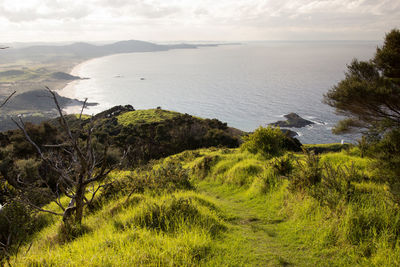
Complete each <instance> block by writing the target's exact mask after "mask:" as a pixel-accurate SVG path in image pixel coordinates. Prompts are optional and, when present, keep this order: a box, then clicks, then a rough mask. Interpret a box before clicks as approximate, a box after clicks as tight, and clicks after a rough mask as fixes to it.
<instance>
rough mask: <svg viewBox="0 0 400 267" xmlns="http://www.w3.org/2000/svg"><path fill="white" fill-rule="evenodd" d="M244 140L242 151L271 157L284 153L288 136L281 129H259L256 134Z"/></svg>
mask: <svg viewBox="0 0 400 267" xmlns="http://www.w3.org/2000/svg"><path fill="white" fill-rule="evenodd" d="M243 139H244V141H245V142H244V143H243V144H242V146H241V148H242V150H247V151H249V152H250V153H253V154H257V153H260V154H261V155H263V156H266V157H271V156H277V155H280V154H281V153H282V152H283V150H284V142H285V139H286V136H285V135H284V134H283V133H282V131H281V130H280V129H279V128H272V127H267V128H264V127H259V128H257V129H256V130H255V132H254V133H252V134H250V135H248V136H245V137H244V138H243Z"/></svg>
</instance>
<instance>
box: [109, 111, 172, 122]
mask: <svg viewBox="0 0 400 267" xmlns="http://www.w3.org/2000/svg"><path fill="white" fill-rule="evenodd" d="M178 115H180V113H178V112H173V111H168V110H163V109H147V110H136V111H130V112H126V113H123V114H121V115H119V116H118V117H117V119H118V122H119V123H120V124H122V125H129V124H138V123H154V122H161V121H164V120H169V119H173V118H175V117H177V116H178Z"/></svg>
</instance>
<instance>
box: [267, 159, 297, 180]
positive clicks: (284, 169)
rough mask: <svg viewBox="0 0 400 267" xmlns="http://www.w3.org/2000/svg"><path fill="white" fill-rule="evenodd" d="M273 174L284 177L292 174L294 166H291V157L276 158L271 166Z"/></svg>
mask: <svg viewBox="0 0 400 267" xmlns="http://www.w3.org/2000/svg"><path fill="white" fill-rule="evenodd" d="M272 167H273V169H274V172H275V173H276V174H277V175H282V176H286V175H289V174H291V173H292V171H293V169H294V166H293V155H292V154H289V155H285V156H283V157H280V158H276V159H275V160H274V162H273V164H272Z"/></svg>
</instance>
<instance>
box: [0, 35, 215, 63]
mask: <svg viewBox="0 0 400 267" xmlns="http://www.w3.org/2000/svg"><path fill="white" fill-rule="evenodd" d="M200 46H202V47H203V46H216V44H210V45H204V44H202V45H200ZM198 47H199V46H198V45H193V44H173V45H159V44H155V43H150V42H145V41H137V40H129V41H120V42H116V43H112V44H106V45H93V44H89V43H82V42H81V43H73V44H69V45H35V46H29V47H22V48H18V49H12V48H11V49H8V50H7V52H5V53H2V54H1V61H3V62H4V61H15V60H18V59H30V60H35V61H38V62H49V61H56V60H60V59H65V58H79V59H88V58H93V57H100V56H106V55H111V54H118V53H133V52H154V51H166V50H171V49H195V48H198Z"/></svg>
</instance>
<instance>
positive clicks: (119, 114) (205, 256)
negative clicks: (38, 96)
mask: <svg viewBox="0 0 400 267" xmlns="http://www.w3.org/2000/svg"><path fill="white" fill-rule="evenodd" d="M398 36H400V33H399V31H397V30H394V31H392V32H391V33H389V34H388V35H387V39H386V41H385V45H384V47H382V48H378V50H377V54H376V56H375V59H374V60H373V61H370V62H358V61H354V62H353V63H352V64H351V65H350V66H349V73H348V74H347V76H346V78H345V80H344V81H342V82H341V83H339V84H338V86H336V87H334V88H333V89H332V90H331V91H330V92H329V93H328V95H327V97H328V98H330V101H332V102H330V103H331V104H332V105H334V106H335V107H336V108H338V109H343V111H346V112H348V113H347V114H348V115H349V116H350V119H351V121H352V123H353V122H356V124H354V123H353V124H351V123H350V121H347V122H345V123H344V124H343V126H349V125H350V126H362V127H364V128H369V131H368V132H367V133H366V134H365V135H364V136H363V138H362V139H360V140H359V142H358V144H357V145H351V144H345V145H342V144H323V145H303V146H302V145H301V144H300V143H299V142H298V141H297V140H296V139H293V138H289V137H288V136H286V135H285V134H283V133H282V132H281V131H280V129H279V128H271V127H268V128H263V127H260V128H258V129H256V130H255V132H254V133H251V134H247V135H245V136H243V137H242V136H241V135H244V133H242V132H240V131H238V130H235V129H232V128H229V127H227V125H226V124H224V123H221V122H220V121H218V120H215V119H214V120H210V119H200V118H195V117H192V116H190V115H187V114H179V113H176V112H171V111H165V110H162V109H160V108H157V109H153V110H146V111H135V110H134V109H133V108H132V107H131V106H125V107H121V106H119V107H114V108H112V109H110V110H108V111H106V112H102V113H100V114H98V115H96V116H93V117H89V116H84V117H83V118H80V117H81V116H75V115H73V116H72V115H71V116H68V117H66V118H65V119H66V121H65V122H63V120H61V124H59V123H60V119H56V120H53V121H49V122H47V123H44V124H41V125H31V124H27V125H25V127H21V129H22V130H24V131H9V132H6V133H2V134H1V135H0V145H1V149H0V160H1V162H0V163H1V164H0V174H1V176H0V179H1V180H0V190H1V192H0V193H1V194H0V196H1V199H0V201H1V203H6V204H5V205H4V207H2V208H1V210H0V242H1V243H0V245H1V253H2V254H1V256H2V258H1V262H2V263H3V264H8V265H10V266H27V265H28V266H135V265H162V266H164V265H168V266H176V265H184V266H187V265H207V266H221V265H227V266H242V265H255V266H258V265H263V266H265V265H267V266H288V265H300V266H399V265H400V207H399V204H400V190H399V188H400V186H399V184H400V182H399V179H398V178H399V175H400V167H399V166H400V160H399V159H400V128H399V125H398V124H397V122H396V121H395V120H387V119H377V118H378V117H373V116H372V115H371V113H368V114H364V113H362V112H366V110H365V109H364V110H362V108H361V107H359V108H356V109H354V110H352V109H348V108H346V105H350V102H346V101H347V100H349V101H350V100H351V98H349V99H347V98H346V96H347V95H348V93H351V92H353V93H354V90H355V89H357V88H358V89H360V88H361V89H365V90H367V91H368V93H371V94H372V95H375V96H376V94H377V93H379V94H386V93H388V94H389V95H393V99H390V101H392V100H395V99H396V98H395V97H396V96H397V93H398V89H399V87H398V80H397V78H398V77H397V76H396V75H397V74H398V71H397V70H398V65H397V64H398V62H397V61H396V62H392V61H391V59H392V56H393V53H394V55H397V54H396V53H397V51H398V48H400V44H399V43H398V42H397V41H398V40H399V39H398ZM393 44H398V45H393ZM399 54H400V53H399ZM388 55H389V56H388ZM395 58H396V57H395ZM387 61H388V62H389V63H390V64H385V62H386V63H387ZM392 63H393V64H392ZM368 79H369V80H368ZM364 85H365V86H364ZM385 86H389V87H385ZM346 99H347V100H346ZM371 99H374V97H372V96H371V98H369V97H366V98H365V101H367V100H371ZM377 99H378V100H382V99H385V98H377ZM344 100H346V101H344ZM340 101H344V102H340ZM357 101H358V102H357V104H362V101H361V100H357ZM390 101H387V102H385V103H386V104H388V105H390V107H392V109H389V110H391V111H390V112H389V115H393V116H392V118H393V117H395V116H397V115H395V113H396V112H397V110H396V108H395V107H396V106H395V105H394V104H393V103H391V102H390ZM397 101H398V100H397ZM373 104H376V105H378V106H377V107H378V108H382V104H380V105H379V104H378V103H376V102H374V103H373ZM395 104H396V105H397V104H398V102H396V101H395ZM370 107H371V106H370V105H368V108H370ZM375 107H376V106H375ZM368 108H367V109H368ZM374 109H375V111H376V110H377V109H376V108H374ZM357 112H359V113H357ZM368 112H369V111H368ZM384 112H388V109H387V108H384ZM363 114H364V115H365V116H363ZM371 116H372V117H371ZM66 124H68V125H69V126H70V129H71V132H72V133H71V135H76V136H77V137H76V145H82V147H84V148H89V149H87V150H88V154H89V155H95V154H96V152H98V151H103V148H104V147H109V149H105V150H104V151H105V152H104V154H103V156H104V157H103V162H104V165H102V166H104V168H106V167H107V166H108V164H110V165H112V164H113V163H115V162H117V161H118V160H119V159H121V158H124V159H126V160H125V161H124V162H120V163H121V164H120V165H119V168H118V169H113V170H112V171H110V172H109V173H107V175H106V177H105V179H104V180H99V181H95V183H92V184H91V185H90V186H87V187H85V191H84V193H85V198H88V199H89V198H91V196H92V198H91V201H90V202H89V201H88V202H87V203H88V204H87V205H85V206H84V215H85V216H83V217H81V218H80V220H76V221H74V222H71V221H66V220H63V219H64V218H63V219H62V218H61V217H58V216H56V214H58V213H60V212H64V213H65V212H66V210H62V206H63V204H67V203H68V202H69V203H72V205H73V204H74V203H73V202H72V201H71V200H70V199H71V196H69V193H70V192H71V191H68V190H66V191H63V192H66V193H64V194H60V191H58V189H59V188H60V184H59V181H60V180H59V176H60V175H59V173H57V172H56V173H55V172H54V166H49V164H48V163H49V162H57V164H58V162H61V163H59V164H61V165H62V162H63V159H64V157H66V156H67V154H68V153H70V151H69V150H68V149H67V148H68V146H70V144H67V145H68V146H67V145H66V144H63V143H62V142H63V141H65V140H66V139H68V136H66V135H65V132H63V131H62V127H63V126H64V128H65V125H66ZM60 125H61V128H60ZM372 126H374V127H372ZM82 130H87V131H82ZM27 136H30V137H31V138H32V139H33V141H32V142H28V141H27ZM33 143H35V144H37V145H38V147H39V146H40V147H41V148H43V151H44V152H43V153H46V154H45V155H46V156H48V157H51V156H53V157H56V158H57V159H58V161H46V160H44V159H47V158H46V157H43V156H42V157H39V156H38V155H37V154H38V152H37V151H38V149H37V148H36V150H35V147H34V146H32V144H33ZM60 144H61V145H60ZM85 144H86V145H85ZM89 144H93V145H89ZM49 145H50V146H49ZM59 148H61V150H58V151H59V152H58V153H56V150H55V149H59ZM40 152H41V151H40ZM65 153H66V154H65ZM123 154H124V155H125V156H121V155H123ZM66 158H67V157H66ZM92 158H93V156H92ZM72 159H73V160H72V163H74V162H75V161H74V158H72ZM76 165H77V166H78V167H79V168H81V166H82V164H81V165H79V164H78V163H76ZM71 166H74V164H72V165H71ZM93 166H95V165H93ZM52 167H53V168H52ZM61 167H64V168H65V166H61ZM70 170H73V171H72V172H74V171H75V169H74V168H73V167H68V168H67V171H70ZM85 170H86V169H85ZM102 170H103V167H99V168H93V170H91V171H93V172H94V173H95V174H96V173H99V172H100V173H101V172H102ZM85 174H86V173H85ZM43 177H46V179H43ZM39 181H40V182H39ZM43 181H45V182H43ZM105 181H106V182H107V183H105V184H102V183H103V182H105ZM99 185H101V186H99ZM63 186H65V187H68V184H65V185H63ZM96 186H98V187H97V189H95V188H96ZM93 191H96V192H98V193H97V194H93ZM55 195H57V197H55ZM72 198H73V196H72ZM27 200H28V202H27ZM52 201H53V202H52ZM27 203H28V204H27ZM32 203H33V204H32ZM33 207H34V208H35V209H33ZM75 207H76V204H75ZM37 210H41V211H44V210H46V211H49V210H51V211H52V212H51V213H42V212H39V213H38V212H36V211H37ZM72 216H75V217H77V212H76V211H75V214H72Z"/></svg>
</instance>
